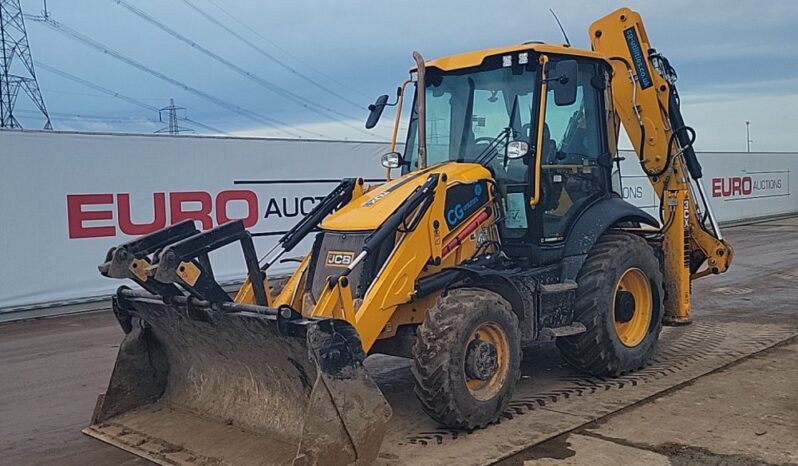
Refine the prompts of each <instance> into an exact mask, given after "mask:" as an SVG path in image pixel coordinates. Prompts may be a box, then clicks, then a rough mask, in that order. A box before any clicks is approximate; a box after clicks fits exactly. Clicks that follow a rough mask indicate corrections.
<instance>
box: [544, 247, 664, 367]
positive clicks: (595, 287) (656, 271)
mask: <svg viewBox="0 0 798 466" xmlns="http://www.w3.org/2000/svg"><path fill="white" fill-rule="evenodd" d="M634 269H637V270H639V271H640V272H642V274H644V276H645V277H646V278H647V279H648V281H649V283H650V292H651V300H652V301H651V302H652V309H651V311H652V312H651V320H650V322H649V323H648V326H647V329H645V336H644V337H643V336H641V338H642V339H641V340H640V341H639V343H636V344H635V345H633V346H627V345H625V344H623V343H622V342H621V340H620V337H619V334H618V331H616V328H615V321H616V316H615V311H614V309H615V308H614V305H615V302H614V301H613V300H614V299H615V290H616V286H617V285H618V283H619V280H620V279H621V277H622V275H623V274H624V273H625V272H626V271H628V270H634ZM662 280H663V279H662V272H661V270H660V265H659V261H658V260H657V258H656V256H655V254H654V250H653V249H652V248H651V246H649V244H648V243H647V242H646V241H645V240H644V239H643V238H640V237H639V236H636V235H633V234H630V233H623V232H610V233H606V234H604V235H603V236H602V237H601V238H599V240H598V241H597V242H596V244H595V245H594V246H593V248H592V249H591V250H590V253H589V254H588V257H587V259H586V260H585V263H584V265H583V266H582V269H581V271H580V272H579V275H578V276H577V279H576V281H577V283H578V285H579V287H578V288H577V291H576V304H575V306H574V320H575V321H577V322H581V323H583V324H584V325H585V327H587V331H586V332H584V333H581V334H578V335H574V336H570V337H564V338H558V339H557V346H558V347H559V349H560V352H561V354H562V356H563V358H564V359H565V360H566V361H567V362H568V363H569V364H571V365H572V366H574V367H576V368H577V369H580V370H582V371H585V372H588V373H590V374H593V375H599V376H604V375H607V376H618V375H621V374H625V373H627V372H631V371H634V370H637V369H640V368H641V367H643V366H645V365H646V364H647V363H648V362H649V361H650V360H651V357H652V356H653V355H654V353H655V351H656V347H657V340H658V338H659V334H660V331H661V330H662V315H663V312H664V304H663V297H664V291H663V284H662Z"/></svg>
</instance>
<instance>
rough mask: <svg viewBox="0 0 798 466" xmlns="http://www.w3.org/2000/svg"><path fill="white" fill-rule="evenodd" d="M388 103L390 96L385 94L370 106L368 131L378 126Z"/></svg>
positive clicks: (367, 122) (367, 121) (367, 123)
mask: <svg viewBox="0 0 798 466" xmlns="http://www.w3.org/2000/svg"><path fill="white" fill-rule="evenodd" d="M387 103H388V96H387V95H385V94H383V95H381V96H379V97H377V100H376V101H375V102H374V103H373V104H371V105H369V112H370V113H369V117H368V119H367V120H366V129H371V128H373V127H375V126H377V122H378V121H380V117H381V116H382V111H383V110H384V109H385V105H386V104H387Z"/></svg>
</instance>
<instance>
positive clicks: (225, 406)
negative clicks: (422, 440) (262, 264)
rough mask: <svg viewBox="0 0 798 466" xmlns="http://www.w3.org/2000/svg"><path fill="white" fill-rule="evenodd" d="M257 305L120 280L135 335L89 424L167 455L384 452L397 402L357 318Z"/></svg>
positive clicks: (255, 460) (235, 457)
mask: <svg viewBox="0 0 798 466" xmlns="http://www.w3.org/2000/svg"><path fill="white" fill-rule="evenodd" d="M173 301H175V300H173ZM177 301H180V299H178V300H177ZM240 309H244V310H240ZM260 309H262V310H264V311H266V308H260ZM247 310H258V309H256V306H245V305H235V304H232V303H228V304H225V306H224V308H221V309H218V310H211V309H210V308H209V307H207V303H202V302H197V301H194V300H192V299H191V298H188V299H182V302H179V303H175V304H164V302H163V300H161V299H159V297H157V296H152V295H146V294H144V293H141V292H134V291H131V290H126V289H120V291H119V293H118V295H117V297H116V298H115V300H114V312H115V313H116V314H117V317H118V318H119V321H120V323H121V324H122V328H123V329H124V330H125V331H126V335H125V338H124V340H123V342H122V345H121V346H120V348H119V354H118V356H117V360H116V365H115V366H114V369H113V374H112V375H111V381H110V383H109V385H108V390H107V391H106V393H105V394H103V395H100V397H99V399H98V401H97V406H96V408H95V411H94V415H93V418H92V424H91V426H89V427H87V428H86V429H85V430H84V433H86V434H88V435H90V436H92V437H95V438H97V439H100V440H102V441H104V442H107V443H110V444H112V445H114V446H117V447H119V448H122V449H124V450H127V451H130V452H132V453H134V454H136V455H139V456H142V457H144V458H147V459H149V460H151V461H154V462H155V463H158V464H192V465H194V464H196V465H209V464H235V465H239V464H240V465H246V464H301V465H304V464H325V465H327V464H330V465H334V464H368V463H370V462H371V461H373V460H374V458H376V456H377V453H378V451H379V448H380V444H381V442H382V438H383V436H384V433H385V427H386V424H387V421H388V419H389V418H390V417H391V409H390V407H389V405H388V403H387V402H386V400H385V399H384V398H383V396H382V393H381V392H380V390H379V388H377V385H376V384H375V383H374V381H373V380H372V379H371V378H370V377H369V376H368V374H367V373H366V371H365V369H364V368H363V364H362V361H363V359H364V357H365V356H364V353H363V350H362V347H361V343H360V340H359V338H358V336H357V332H356V331H355V330H354V328H353V327H352V326H351V325H350V324H349V323H347V322H345V321H342V320H332V319H330V320H315V321H311V320H303V319H299V320H290V319H283V318H281V317H280V318H278V317H277V316H276V314H275V313H274V312H273V311H270V312H248V311H247Z"/></svg>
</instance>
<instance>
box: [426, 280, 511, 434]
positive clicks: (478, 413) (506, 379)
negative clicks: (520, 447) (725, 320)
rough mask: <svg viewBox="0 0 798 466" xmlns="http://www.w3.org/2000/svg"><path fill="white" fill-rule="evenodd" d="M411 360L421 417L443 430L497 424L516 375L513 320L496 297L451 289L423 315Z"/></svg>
mask: <svg viewBox="0 0 798 466" xmlns="http://www.w3.org/2000/svg"><path fill="white" fill-rule="evenodd" d="M413 361H414V364H413V376H414V377H415V379H416V384H415V393H416V397H417V398H418V400H419V401H420V402H421V407H422V408H423V409H424V412H426V413H427V414H428V415H429V416H430V417H431V418H433V419H434V420H436V421H438V422H440V423H441V424H443V425H445V426H447V427H453V428H459V429H474V428H479V427H484V426H486V425H488V424H490V423H493V422H495V421H497V420H498V419H499V417H500V416H501V413H502V412H503V411H504V409H505V408H506V407H507V404H508V403H509V402H510V398H511V397H512V394H513V391H514V389H515V384H516V382H517V381H518V378H519V377H520V374H521V370H520V365H521V344H520V336H519V331H518V318H517V317H516V315H515V314H514V313H513V311H512V308H511V306H510V303H508V302H507V300H505V299H504V298H502V297H501V295H499V294H497V293H494V292H492V291H487V290H483V289H478V288H459V289H455V290H452V291H450V292H449V293H448V294H447V295H446V296H444V297H442V298H441V299H439V300H438V302H437V303H436V304H435V305H434V306H433V307H432V308H430V309H429V310H428V311H427V316H426V319H425V320H424V323H423V324H421V325H420V326H419V328H418V331H417V334H416V343H415V345H413Z"/></svg>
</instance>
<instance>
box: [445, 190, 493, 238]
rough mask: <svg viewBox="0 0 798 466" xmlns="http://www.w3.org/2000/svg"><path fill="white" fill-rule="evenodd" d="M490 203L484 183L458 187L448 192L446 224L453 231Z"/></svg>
mask: <svg viewBox="0 0 798 466" xmlns="http://www.w3.org/2000/svg"><path fill="white" fill-rule="evenodd" d="M487 201H488V193H487V189H486V185H485V182H484V181H478V182H476V183H473V184H463V185H457V186H453V187H451V188H449V190H448V191H447V192H446V223H447V225H448V226H449V229H453V228H454V227H455V226H457V225H458V224H460V222H462V221H463V220H464V219H465V218H466V217H469V216H470V215H471V214H473V213H474V212H475V211H476V210H477V209H478V208H479V207H480V206H482V205H484V204H485V203H486V202H487Z"/></svg>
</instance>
